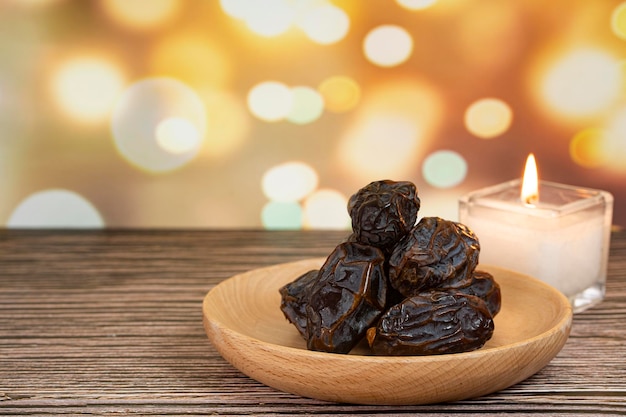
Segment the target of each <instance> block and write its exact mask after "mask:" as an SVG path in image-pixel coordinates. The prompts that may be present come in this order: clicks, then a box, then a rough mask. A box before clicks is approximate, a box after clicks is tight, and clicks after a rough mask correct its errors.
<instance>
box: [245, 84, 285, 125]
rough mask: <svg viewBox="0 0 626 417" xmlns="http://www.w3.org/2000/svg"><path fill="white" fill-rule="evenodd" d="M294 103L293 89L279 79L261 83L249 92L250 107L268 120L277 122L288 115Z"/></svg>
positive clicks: (258, 116) (256, 113)
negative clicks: (278, 80)
mask: <svg viewBox="0 0 626 417" xmlns="http://www.w3.org/2000/svg"><path fill="white" fill-rule="evenodd" d="M292 103H293V95H292V93H291V89H290V88H289V87H287V86H286V85H285V84H283V83H280V82H277V81H265V82H262V83H259V84H257V85H255V86H254V87H252V89H251V90H250V92H249V93H248V109H249V110H250V112H251V113H252V114H253V115H254V116H256V117H257V118H259V119H261V120H264V121H266V122H276V121H279V120H282V119H284V118H285V117H287V115H288V114H289V112H290V111H291V107H292Z"/></svg>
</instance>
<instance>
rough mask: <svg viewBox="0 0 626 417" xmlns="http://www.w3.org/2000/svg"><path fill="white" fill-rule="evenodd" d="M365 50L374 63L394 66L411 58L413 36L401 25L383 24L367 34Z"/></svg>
mask: <svg viewBox="0 0 626 417" xmlns="http://www.w3.org/2000/svg"><path fill="white" fill-rule="evenodd" d="M363 51H364V52H365V57H366V58H367V60H368V61H370V62H371V63H372V64H374V65H379V66H381V67H393V66H396V65H400V64H402V63H403V62H405V61H406V60H407V59H409V57H410V56H411V53H412V52H413V38H411V35H410V34H409V32H407V31H406V30H405V29H403V28H401V27H400V26H395V25H382V26H379V27H377V28H375V29H373V30H372V31H370V32H369V33H368V34H367V35H366V36H365V40H364V42H363Z"/></svg>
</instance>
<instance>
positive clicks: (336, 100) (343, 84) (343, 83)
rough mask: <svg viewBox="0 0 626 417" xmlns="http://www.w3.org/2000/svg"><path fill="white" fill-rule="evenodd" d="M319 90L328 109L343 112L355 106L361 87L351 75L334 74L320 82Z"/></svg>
mask: <svg viewBox="0 0 626 417" xmlns="http://www.w3.org/2000/svg"><path fill="white" fill-rule="evenodd" d="M318 91H319V92H320V94H321V95H322V97H323V99H324V107H325V108H326V110H328V111H331V112H334V113H342V112H345V111H348V110H351V109H352V108H354V106H356V105H357V103H358V102H359V99H360V96H361V89H360V87H359V85H358V84H357V83H356V81H354V80H353V79H352V78H350V77H344V76H340V75H337V76H333V77H329V78H327V79H325V80H324V81H322V83H321V84H320V86H319V88H318Z"/></svg>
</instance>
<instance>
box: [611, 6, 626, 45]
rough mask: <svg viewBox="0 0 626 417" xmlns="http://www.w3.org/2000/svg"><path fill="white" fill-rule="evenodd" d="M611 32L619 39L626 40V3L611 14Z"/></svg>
mask: <svg viewBox="0 0 626 417" xmlns="http://www.w3.org/2000/svg"><path fill="white" fill-rule="evenodd" d="M611 30H612V31H613V33H614V34H615V36H617V37H618V38H621V39H625V40H626V2H624V3H621V4H619V5H618V6H617V7H616V8H615V9H613V13H612V14H611Z"/></svg>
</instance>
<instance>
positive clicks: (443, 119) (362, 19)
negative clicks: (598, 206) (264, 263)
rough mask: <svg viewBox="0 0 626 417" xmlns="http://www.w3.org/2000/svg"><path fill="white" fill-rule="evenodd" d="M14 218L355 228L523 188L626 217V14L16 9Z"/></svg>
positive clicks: (169, 6)
mask: <svg viewBox="0 0 626 417" xmlns="http://www.w3.org/2000/svg"><path fill="white" fill-rule="evenodd" d="M0 52H1V58H0V191H1V193H0V223H1V224H2V225H3V226H4V227H112V228H116V227H142V228H143V227H155V228H170V227H176V228H178V227H181V228H189V227H194V228H195V227H198V228H268V229H285V228H287V229H310V228H344V227H347V226H348V218H347V213H346V208H345V207H346V202H347V199H348V198H349V196H350V195H351V194H352V193H353V192H355V191H356V190H357V189H358V188H360V187H362V186H364V185H365V184H367V183H369V182H370V181H373V180H378V179H383V178H389V179H395V180H410V181H413V182H414V183H415V184H416V185H417V187H418V189H419V194H420V197H421V199H422V210H421V214H422V215H438V216H441V217H445V218H449V219H452V220H454V219H457V218H458V217H457V216H458V215H457V200H458V198H459V197H460V196H461V195H463V194H465V193H467V192H470V191H472V190H476V189H479V188H482V187H484V186H488V185H493V184H497V183H500V182H503V181H507V180H510V179H514V178H519V177H520V176H521V173H522V170H523V165H524V161H525V159H526V156H527V155H528V154H529V153H530V152H533V153H534V154H535V156H536V158H537V162H538V165H539V176H540V178H541V179H544V180H549V181H555V182H561V183H565V184H571V185H576V186H582V187H591V188H598V189H603V190H606V191H609V192H611V193H612V194H613V195H614V197H615V211H614V223H615V224H618V225H626V2H623V1H618V0H602V1H596V0H594V1H591V0H552V1H545V0H507V1H502V0H395V1H394V0H367V1H362V0H335V1H328V0H93V1H92V0H89V1H88V0H1V1H0Z"/></svg>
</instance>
